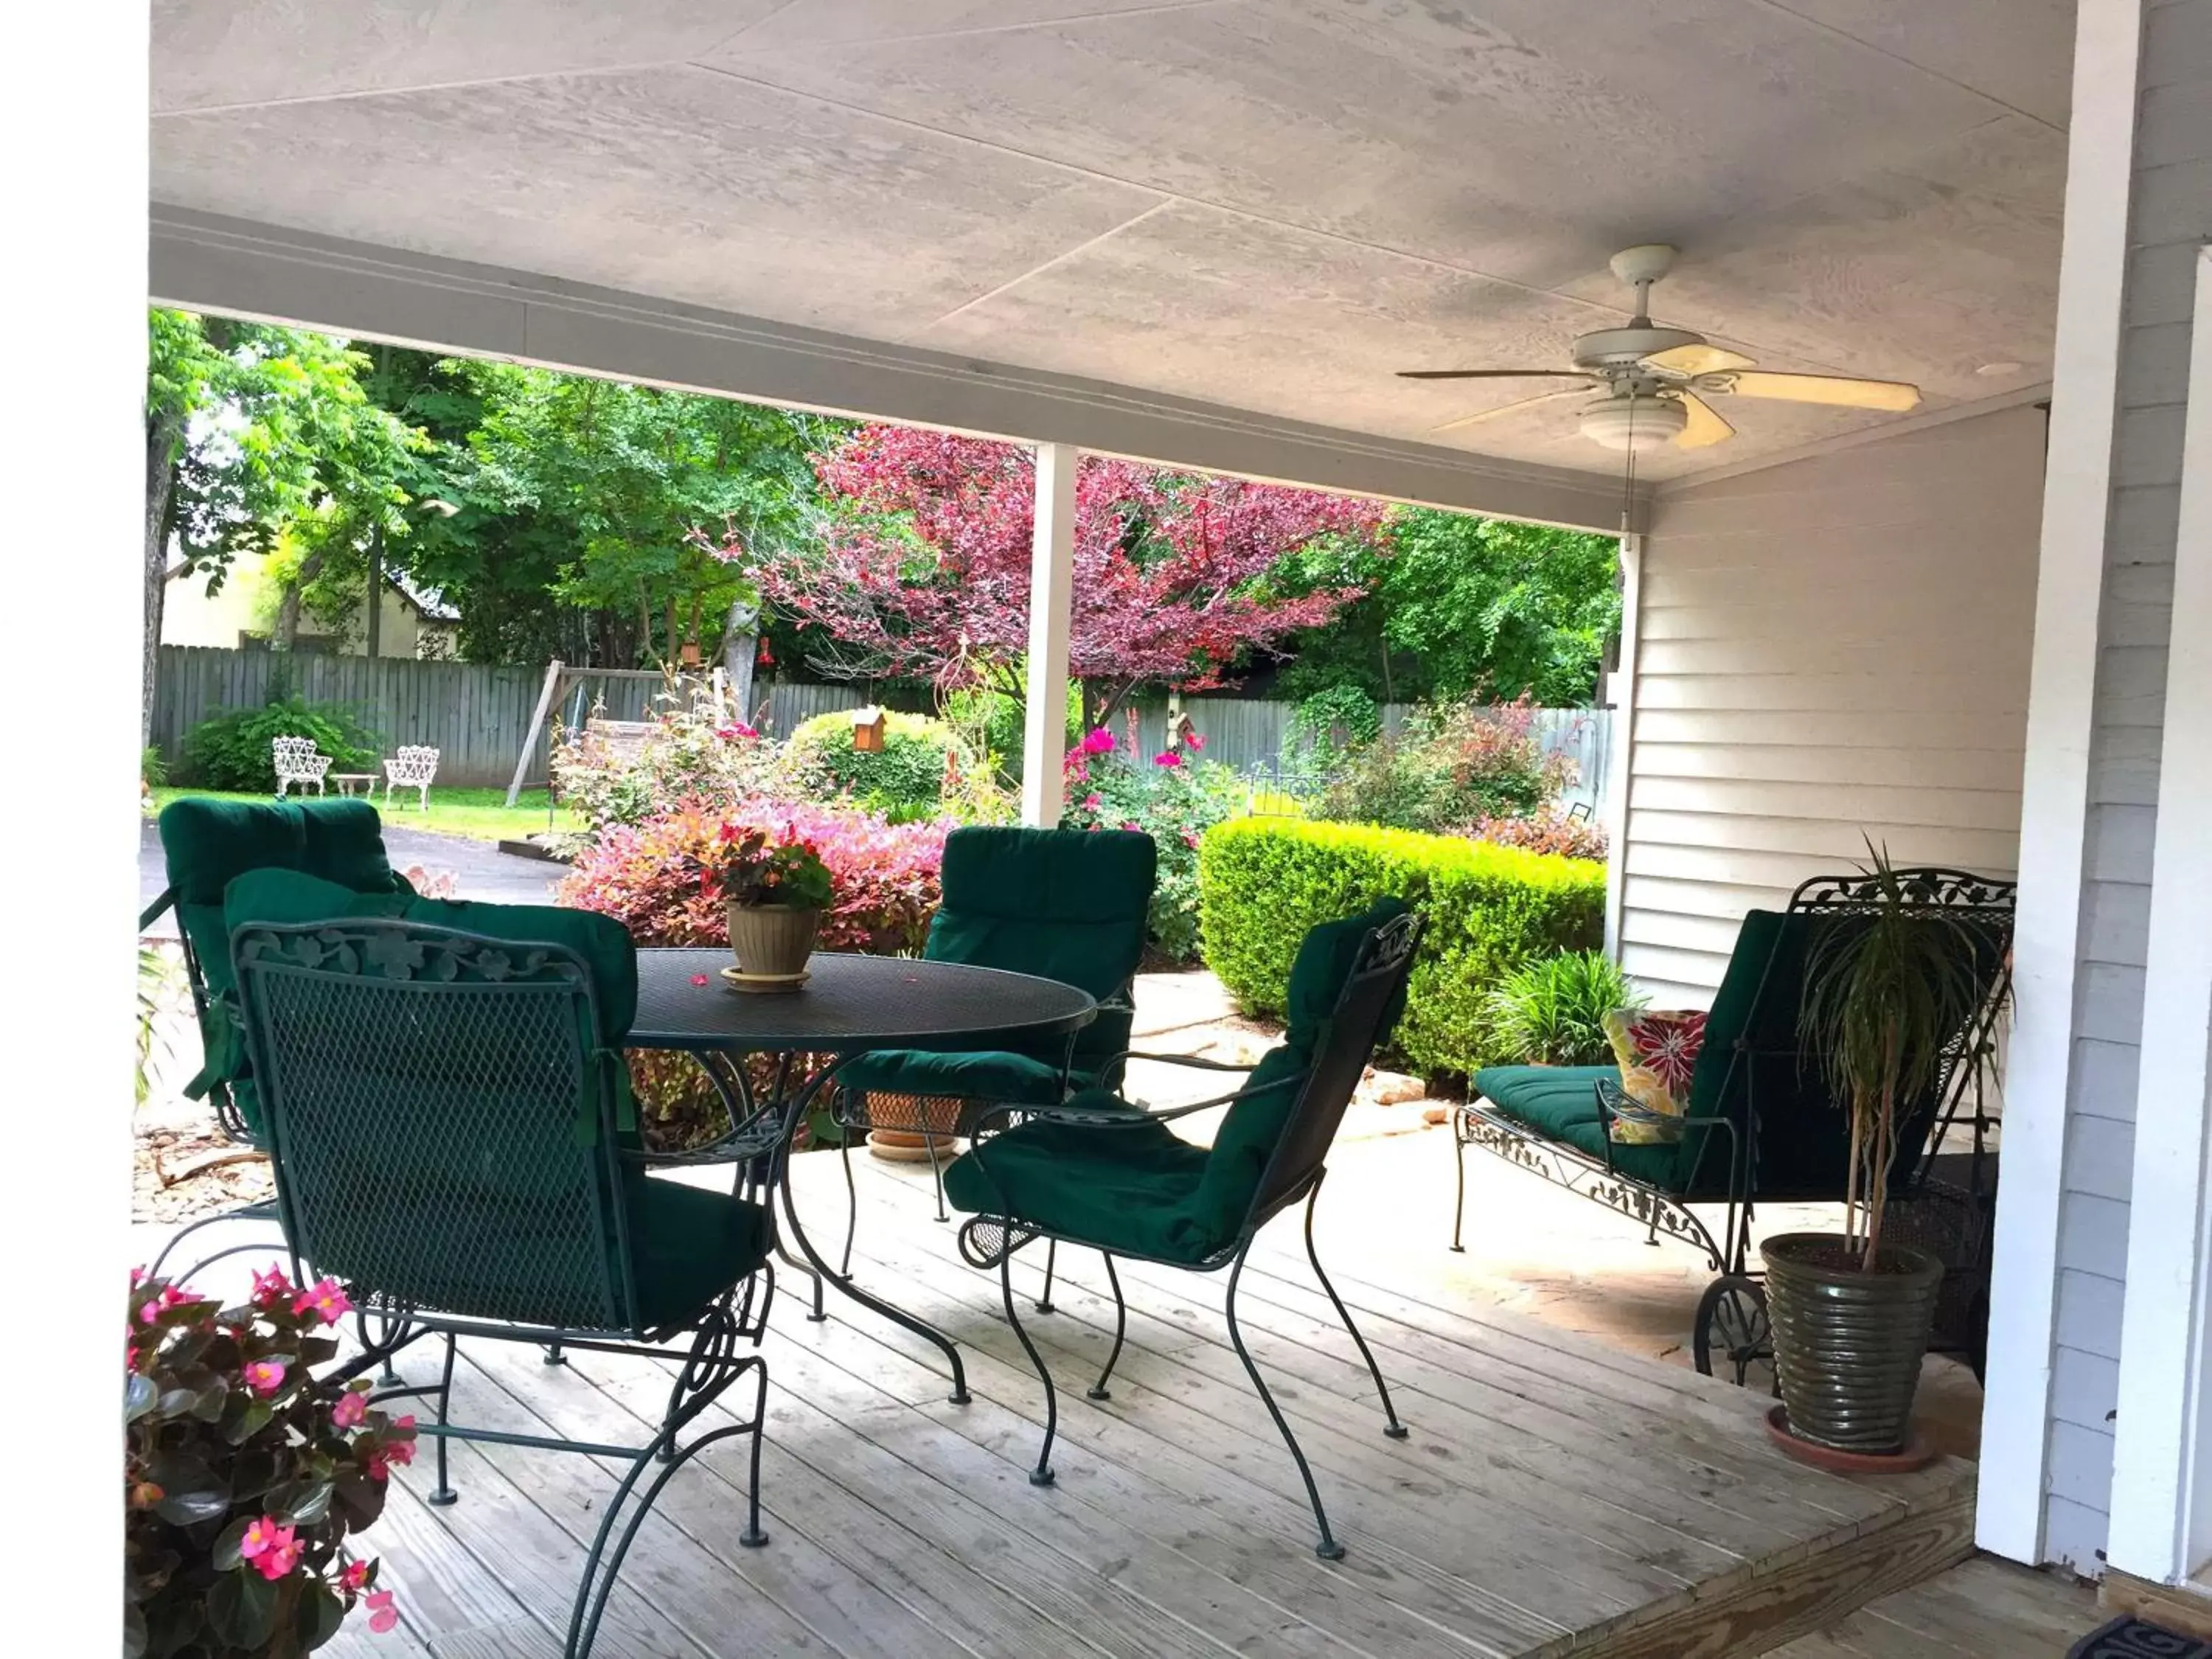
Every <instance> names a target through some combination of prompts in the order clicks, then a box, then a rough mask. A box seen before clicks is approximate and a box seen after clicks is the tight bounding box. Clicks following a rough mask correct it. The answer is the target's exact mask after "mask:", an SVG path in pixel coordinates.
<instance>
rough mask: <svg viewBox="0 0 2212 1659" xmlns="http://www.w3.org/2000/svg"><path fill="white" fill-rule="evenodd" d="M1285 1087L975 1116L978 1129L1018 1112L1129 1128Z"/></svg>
mask: <svg viewBox="0 0 2212 1659" xmlns="http://www.w3.org/2000/svg"><path fill="white" fill-rule="evenodd" d="M1227 1069H1228V1070H1230V1071H1232V1072H1235V1071H1243V1070H1244V1069H1246V1068H1244V1067H1243V1066H1230V1067H1228V1068H1227ZM1284 1086H1285V1084H1284V1083H1281V1082H1278V1083H1267V1084H1262V1085H1261V1086H1260V1087H1259V1088H1257V1089H1237V1090H1233V1091H1231V1092H1230V1093H1228V1094H1225V1095H1216V1096H1214V1097H1212V1099H1210V1100H1194V1101H1190V1102H1188V1103H1185V1104H1183V1105H1181V1106H1170V1107H1168V1108H1166V1109H1164V1110H1162V1111H1157V1112H1155V1111H1150V1110H1147V1109H1145V1108H1142V1107H1133V1108H1131V1109H1129V1110H1128V1111H1126V1112H1109V1111H1103V1110H1101V1109H1098V1108H1097V1107H1095V1106H1074V1105H1060V1106H1018V1105H1005V1106H994V1107H993V1108H992V1109H990V1110H989V1111H987V1112H986V1113H984V1114H983V1115H982V1116H981V1117H980V1118H978V1119H976V1121H975V1127H977V1128H979V1129H980V1128H981V1127H983V1125H984V1124H986V1123H988V1122H990V1121H992V1120H993V1119H994V1118H1001V1117H1011V1116H1013V1115H1015V1114H1017V1113H1018V1114H1020V1115H1021V1116H1022V1117H1024V1118H1025V1119H1030V1120H1035V1121H1042V1122H1046V1123H1074V1124H1080V1125H1082V1126H1083V1127H1086V1128H1094V1129H1128V1128H1133V1127H1136V1126H1137V1125H1138V1124H1139V1123H1169V1122H1172V1121H1174V1120H1176V1118H1179V1117H1188V1116H1189V1115H1191V1114H1192V1113H1193V1112H1204V1111H1210V1110H1212V1109H1213V1108H1214V1107H1216V1106H1226V1105H1228V1104H1230V1103H1231V1102H1233V1101H1238V1100H1242V1099H1243V1098H1244V1097H1246V1096H1248V1095H1263V1094H1267V1093H1268V1092H1270V1091H1273V1090H1276V1089H1280V1088H1282V1087H1284Z"/></svg>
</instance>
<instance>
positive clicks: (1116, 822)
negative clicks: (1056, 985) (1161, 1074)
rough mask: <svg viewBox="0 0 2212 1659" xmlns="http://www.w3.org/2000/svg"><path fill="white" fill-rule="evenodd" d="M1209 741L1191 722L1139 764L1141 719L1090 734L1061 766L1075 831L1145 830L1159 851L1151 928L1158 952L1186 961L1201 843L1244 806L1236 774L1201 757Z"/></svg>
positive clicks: (1067, 821) (1190, 952)
mask: <svg viewBox="0 0 2212 1659" xmlns="http://www.w3.org/2000/svg"><path fill="white" fill-rule="evenodd" d="M1205 747H1206V739H1205V738H1202V737H1200V735H1199V734H1198V733H1197V732H1194V731H1191V730H1189V729H1188V727H1187V726H1186V727H1185V728H1184V729H1183V731H1182V735H1181V736H1180V738H1179V739H1178V741H1177V742H1176V744H1175V745H1174V746H1173V747H1171V748H1168V749H1164V750H1161V751H1160V752H1159V753H1158V754H1157V755H1155V756H1153V757H1152V761H1151V763H1150V764H1139V763H1138V761H1137V759H1136V756H1137V754H1138V752H1139V751H1138V747H1137V729H1136V718H1135V715H1134V713H1133V712H1132V713H1131V714H1130V716H1129V720H1128V733H1127V740H1126V741H1124V740H1122V739H1121V738H1115V735H1114V733H1113V732H1111V731H1110V730H1109V729H1108V728H1106V727H1104V726H1099V727H1097V728H1096V729H1094V730H1092V731H1091V732H1085V734H1084V738H1083V740H1082V742H1080V743H1079V744H1077V745H1076V746H1075V747H1074V748H1073V749H1071V750H1068V751H1067V757H1066V760H1065V761H1064V762H1063V763H1062V771H1063V775H1064V778H1065V781H1066V805H1065V806H1064V807H1063V808H1062V810H1061V812H1060V825H1061V827H1062V828H1063V829H1141V830H1143V831H1144V832H1145V833H1146V835H1148V836H1151V837H1152V844H1153V846H1154V847H1155V848H1158V854H1159V878H1158V883H1157V884H1155V885H1154V887H1153V889H1152V913H1151V915H1150V917H1149V918H1148V920H1147V923H1146V926H1147V929H1148V931H1149V932H1150V933H1151V934H1152V948H1153V951H1155V953H1156V954H1157V955H1158V957H1162V958H1164V959H1165V960H1167V961H1169V962H1175V963H1182V962H1188V961H1191V960H1193V959H1194V958H1195V957H1197V955H1198V943H1199V941H1198V840H1199V837H1200V836H1202V835H1204V834H1205V833H1206V830H1207V829H1211V828H1212V826H1213V825H1215V824H1217V823H1220V822H1221V821H1222V820H1223V819H1224V818H1227V817H1234V816H1236V814H1237V812H1239V811H1242V810H1243V805H1244V797H1245V791H1244V786H1243V782H1242V781H1240V780H1239V779H1238V778H1237V775H1236V774H1235V773H1233V772H1231V770H1230V769H1228V768H1226V767H1224V766H1216V765H1213V764H1211V763H1206V762H1203V761H1200V759H1199V758H1198V756H1199V751H1200V750H1202V749H1204V748H1205Z"/></svg>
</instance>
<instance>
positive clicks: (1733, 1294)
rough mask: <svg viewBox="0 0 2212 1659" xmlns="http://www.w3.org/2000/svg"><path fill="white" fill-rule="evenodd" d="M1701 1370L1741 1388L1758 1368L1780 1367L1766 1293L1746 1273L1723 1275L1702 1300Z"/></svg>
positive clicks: (1695, 1350)
mask: <svg viewBox="0 0 2212 1659" xmlns="http://www.w3.org/2000/svg"><path fill="white" fill-rule="evenodd" d="M1692 1354H1693V1355H1694V1357H1695V1358H1696V1359H1697V1362H1698V1370H1699V1371H1700V1372H1701V1373H1703V1374H1704V1375H1705V1376H1725V1377H1726V1378H1728V1380H1729V1382H1731V1383H1735V1384H1736V1386H1737V1387H1739V1388H1741V1387H1743V1386H1745V1385H1746V1384H1747V1383H1749V1381H1750V1378H1751V1369H1752V1367H1753V1365H1756V1364H1762V1363H1763V1364H1766V1365H1767V1366H1769V1367H1770V1368H1771V1366H1772V1364H1773V1362H1774V1330H1773V1326H1772V1324H1771V1322H1769V1320H1768V1318H1767V1316H1766V1291H1765V1288H1764V1287H1763V1286H1761V1285H1760V1284H1759V1281H1758V1280H1757V1279H1747V1278H1745V1277H1744V1276H1743V1275H1742V1274H1741V1273H1723V1274H1722V1275H1721V1276H1720V1277H1719V1278H1718V1279H1715V1280H1714V1281H1713V1282H1712V1283H1711V1284H1710V1285H1706V1286H1705V1294H1704V1295H1703V1296H1701V1297H1699V1298H1698V1322H1697V1328H1696V1329H1695V1331H1694V1333H1693V1334H1692Z"/></svg>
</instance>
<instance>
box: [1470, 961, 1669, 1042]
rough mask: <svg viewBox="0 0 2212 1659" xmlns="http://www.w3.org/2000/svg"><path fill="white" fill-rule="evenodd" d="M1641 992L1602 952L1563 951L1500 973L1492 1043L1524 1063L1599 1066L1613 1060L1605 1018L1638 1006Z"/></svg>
mask: <svg viewBox="0 0 2212 1659" xmlns="http://www.w3.org/2000/svg"><path fill="white" fill-rule="evenodd" d="M1642 1006H1644V996H1643V994H1642V993H1640V992H1638V991H1637V990H1636V989H1635V988H1634V987H1632V986H1631V985H1630V984H1629V982H1628V976H1627V975H1626V974H1624V973H1622V972H1621V971H1620V967H1619V966H1618V965H1617V964H1616V963H1614V962H1613V959H1612V958H1611V957H1608V956H1607V955H1606V953H1605V952H1604V951H1567V952H1566V953H1565V955H1563V956H1556V957H1546V958H1545V959H1544V960H1542V961H1541V962H1532V963H1528V966H1526V967H1524V968H1520V969H1516V970H1515V971H1514V972H1512V973H1510V974H1509V975H1506V977H1505V979H1504V982H1503V983H1502V984H1500V985H1499V986H1498V988H1497V989H1496V990H1495V991H1492V993H1491V994H1490V1021H1491V1030H1492V1034H1493V1035H1494V1036H1495V1037H1496V1038H1497V1042H1498V1047H1499V1048H1501V1049H1503V1050H1504V1052H1505V1054H1507V1055H1508V1056H1509V1057H1510V1058H1511V1059H1514V1060H1520V1061H1522V1062H1523V1063H1525V1064H1527V1065H1530V1066H1604V1065H1608V1064H1610V1063H1611V1061H1612V1060H1613V1041H1612V1039H1611V1038H1610V1037H1608V1036H1606V1034H1605V1017H1606V1016H1607V1014H1609V1013H1611V1012H1613V1011H1614V1010H1615V1009H1616V1008H1641V1007H1642Z"/></svg>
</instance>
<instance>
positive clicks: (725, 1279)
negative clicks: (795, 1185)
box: [628, 1174, 769, 1330]
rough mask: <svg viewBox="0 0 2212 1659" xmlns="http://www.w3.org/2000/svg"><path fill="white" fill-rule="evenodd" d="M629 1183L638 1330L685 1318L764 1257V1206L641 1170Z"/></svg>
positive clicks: (766, 1237) (766, 1238)
mask: <svg viewBox="0 0 2212 1659" xmlns="http://www.w3.org/2000/svg"><path fill="white" fill-rule="evenodd" d="M628 1184H629V1249H630V1266H631V1270H632V1272H633V1273H634V1274H635V1282H636V1285H637V1316H638V1324H639V1326H640V1328H642V1329H646V1330H653V1329H655V1328H660V1327H663V1326H668V1325H674V1324H678V1323H681V1322H684V1321H685V1320H688V1319H689V1318H690V1317H691V1316H692V1315H693V1314H695V1313H696V1312H697V1311H698V1310H700V1309H701V1308H702V1307H704V1306H705V1305H706V1304H708V1303H709V1302H712V1301H713V1300H714V1298H715V1297H718V1296H720V1295H721V1294H722V1292H723V1291H726V1290H728V1289H729V1288H730V1286H732V1285H735V1284H736V1283H738V1280H740V1279H744V1277H745V1276H746V1275H747V1274H748V1273H754V1272H757V1270H758V1269H759V1267H760V1266H761V1264H762V1263H763V1262H764V1261H767V1260H768V1251H769V1224H768V1212H767V1211H766V1210H764V1209H763V1208H762V1207H761V1206H759V1205H757V1204H752V1203H748V1202H747V1201H746V1200H744V1199H742V1198H734V1197H732V1196H731V1195H730V1194H727V1193H718V1192H713V1191H709V1190H708V1189H707V1188H700V1187H691V1186H687V1185H685V1184H684V1183H683V1182H678V1181H655V1180H653V1179H651V1178H650V1177H648V1176H645V1175H643V1174H636V1175H633V1176H631V1178H630V1180H629V1183H628Z"/></svg>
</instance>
